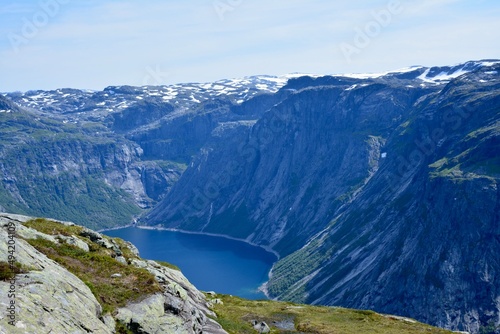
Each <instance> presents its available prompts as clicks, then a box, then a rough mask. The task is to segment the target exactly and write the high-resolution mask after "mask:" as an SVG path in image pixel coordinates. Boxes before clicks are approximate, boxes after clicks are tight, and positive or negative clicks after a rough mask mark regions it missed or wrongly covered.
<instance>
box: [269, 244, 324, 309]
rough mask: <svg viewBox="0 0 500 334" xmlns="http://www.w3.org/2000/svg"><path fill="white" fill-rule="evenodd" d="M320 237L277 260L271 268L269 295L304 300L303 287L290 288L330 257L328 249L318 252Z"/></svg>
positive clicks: (298, 300) (297, 300) (296, 300)
mask: <svg viewBox="0 0 500 334" xmlns="http://www.w3.org/2000/svg"><path fill="white" fill-rule="evenodd" d="M322 242H323V241H322V239H316V240H313V241H312V242H311V243H310V244H309V245H308V247H304V248H302V249H300V250H298V251H296V252H294V253H292V254H290V255H288V256H287V257H285V258H283V259H281V260H280V261H278V262H277V263H276V264H275V266H274V268H273V276H272V277H271V280H270V281H269V283H268V290H269V292H270V294H271V295H273V296H279V298H280V299H286V300H293V301H295V302H305V300H304V294H303V293H302V292H304V289H305V287H304V286H302V287H297V288H298V289H293V290H292V291H290V288H291V287H292V286H293V285H294V284H296V283H298V282H299V281H300V280H301V279H302V278H304V277H306V276H308V275H309V274H311V273H312V272H314V271H315V270H316V269H317V268H318V267H319V266H320V265H321V264H322V263H323V262H324V261H325V259H328V258H329V257H330V253H331V250H330V251H327V252H324V253H322V252H320V251H319V249H320V245H321V243H322Z"/></svg>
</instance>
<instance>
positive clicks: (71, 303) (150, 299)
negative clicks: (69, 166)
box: [0, 214, 226, 334]
mask: <svg viewBox="0 0 500 334" xmlns="http://www.w3.org/2000/svg"><path fill="white" fill-rule="evenodd" d="M30 219H31V218H30V217H25V216H19V215H8V214H0V261H2V262H8V254H9V253H8V241H9V233H8V227H9V226H11V227H12V226H14V227H15V230H16V231H17V232H18V236H15V237H14V238H15V239H14V240H15V247H16V248H15V256H16V261H17V262H19V263H20V264H21V265H22V266H23V268H25V271H26V272H25V273H22V274H18V275H17V276H16V277H15V281H14V280H13V281H12V282H13V284H14V286H15V289H13V290H11V289H12V288H11V282H10V281H0V294H1V296H8V295H9V290H11V291H14V290H15V298H11V299H9V298H3V297H2V299H1V300H0V307H1V308H2V310H6V309H7V307H8V306H9V303H10V300H14V301H15V312H16V313H15V319H14V320H13V321H14V322H13V323H11V324H9V322H10V321H11V319H9V318H8V317H7V316H6V313H5V312H2V313H1V315H0V333H13V334H18V333H19V334H21V333H22V334H28V333H29V334H32V333H42V332H44V333H45V332H48V333H75V334H79V333H82V334H83V333H96V334H108V333H109V334H111V333H114V332H115V325H116V322H117V321H120V322H122V323H123V324H125V325H126V326H127V327H128V328H129V329H131V330H132V331H134V332H136V333H186V334H191V333H197V334H198V333H209V334H210V333H214V334H223V333H226V332H225V331H224V330H223V329H222V328H221V326H220V325H219V324H218V323H216V322H215V321H213V320H211V319H210V318H209V317H208V316H212V317H214V316H215V314H214V313H213V312H212V311H210V310H209V309H208V307H207V301H206V299H205V296H204V295H203V294H202V293H201V292H200V291H198V290H197V289H196V288H195V287H194V286H193V285H192V284H191V283H190V282H189V281H188V280H187V279H186V278H185V277H184V275H182V273H181V272H179V271H176V270H173V269H170V268H166V267H163V266H161V265H159V264H157V263H156V262H154V261H144V260H135V261H133V262H132V263H131V264H129V265H133V266H137V267H140V268H145V269H147V270H148V271H150V272H151V273H152V274H153V275H154V276H155V277H156V279H157V280H158V282H159V283H160V284H161V286H162V288H163V289H162V292H161V293H157V294H154V295H151V296H144V300H142V301H140V302H137V303H132V304H130V305H128V306H127V307H124V308H120V309H118V311H117V312H116V315H113V316H111V315H110V314H103V313H102V307H101V305H100V304H99V302H98V301H97V299H96V297H95V296H94V295H93V294H92V292H91V290H90V289H89V288H88V287H87V285H85V283H84V282H82V281H81V280H80V279H79V278H78V277H76V276H75V275H73V274H72V273H70V272H69V271H68V270H66V269H65V268H63V267H62V266H60V265H59V264H58V263H56V262H54V261H52V260H51V259H49V258H47V257H46V256H45V255H44V254H42V253H40V252H39V251H37V250H36V249H35V248H33V247H32V246H31V245H30V244H28V243H27V242H26V241H25V240H24V239H23V237H26V238H44V239H47V240H48V241H51V242H55V243H60V242H66V243H68V244H73V245H74V246H75V247H79V248H82V247H84V246H82V245H81V244H80V242H81V243H83V244H85V245H87V244H86V243H85V242H84V241H82V240H81V239H79V238H77V237H76V236H72V237H65V238H55V237H53V236H50V235H46V234H44V233H40V232H37V231H35V230H33V229H31V228H27V227H26V226H23V223H24V222H26V221H28V220H30ZM83 234H85V235H86V236H87V237H88V238H89V241H90V240H91V239H94V241H96V242H98V241H102V240H105V239H104V238H102V236H101V235H100V234H99V233H97V232H93V231H91V230H84V233H83ZM74 239H78V242H75V240H74ZM107 246H109V247H111V248H115V247H118V245H116V244H112V243H111V242H110V243H109V245H108V244H107V243H104V242H101V247H105V248H107ZM87 247H88V245H87ZM127 247H128V246H127ZM130 250H131V251H133V252H134V251H135V252H136V251H137V250H136V249H135V247H133V246H130ZM117 275H120V273H117ZM11 293H12V292H11Z"/></svg>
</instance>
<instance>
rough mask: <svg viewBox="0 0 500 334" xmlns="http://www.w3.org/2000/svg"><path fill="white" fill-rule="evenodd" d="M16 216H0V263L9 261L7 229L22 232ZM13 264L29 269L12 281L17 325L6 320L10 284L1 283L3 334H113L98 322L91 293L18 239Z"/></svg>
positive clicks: (98, 313) (98, 308)
mask: <svg viewBox="0 0 500 334" xmlns="http://www.w3.org/2000/svg"><path fill="white" fill-rule="evenodd" d="M16 218H18V217H16V216H6V215H2V216H0V226H1V228H0V261H4V262H7V261H8V257H7V255H8V247H7V245H8V240H9V239H8V233H7V230H6V226H8V224H9V223H14V224H15V225H16V229H17V230H20V229H23V227H22V226H20V223H19V222H18V221H17V219H16ZM15 247H16V249H15V256H16V260H17V261H18V262H19V263H21V264H22V265H23V266H26V267H27V268H30V270H29V272H27V273H25V274H19V275H17V277H16V280H15V298H13V299H11V300H15V302H16V322H15V326H12V325H10V324H8V322H9V321H10V319H9V318H6V317H5V312H3V310H5V309H6V308H7V307H8V304H7V303H8V302H10V300H9V299H7V298H5V296H7V295H8V294H9V293H8V292H9V290H10V283H9V282H4V281H0V294H1V296H2V299H1V300H0V306H1V308H2V317H3V318H2V319H1V320H0V332H3V333H23V334H24V333H41V332H42V331H43V332H48V333H50V332H52V333H82V334H83V333H89V332H91V333H99V334H106V333H112V332H111V331H110V329H109V328H108V327H107V326H106V325H105V324H104V323H103V322H102V321H101V320H100V319H99V318H100V316H101V312H102V308H101V305H99V303H98V302H97V300H96V298H95V297H94V295H93V294H92V292H91V291H90V289H89V288H88V287H87V286H86V285H85V283H83V282H82V281H81V280H80V279H79V278H78V277H76V276H75V275H73V274H72V273H70V272H69V271H67V270H66V269H64V268H62V267H61V266H60V265H58V264H57V263H56V262H54V261H52V260H51V259H49V258H47V257H46V256H45V255H43V254H42V253H40V252H39V251H37V250H36V249H35V248H33V247H32V246H31V245H29V244H28V243H27V242H26V241H24V240H23V239H21V238H16V242H15Z"/></svg>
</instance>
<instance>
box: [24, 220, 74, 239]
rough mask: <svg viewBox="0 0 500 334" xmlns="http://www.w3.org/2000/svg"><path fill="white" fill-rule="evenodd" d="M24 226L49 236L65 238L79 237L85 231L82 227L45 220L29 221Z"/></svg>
mask: <svg viewBox="0 0 500 334" xmlns="http://www.w3.org/2000/svg"><path fill="white" fill-rule="evenodd" d="M23 225H24V226H26V227H30V228H32V229H34V230H37V231H38V232H42V233H45V234H48V235H58V234H61V235H64V236H70V235H78V234H80V232H82V231H83V227H81V226H77V225H74V226H71V225H64V224H61V223H58V222H55V221H52V220H48V219H44V218H35V219H32V220H29V221H27V222H26V223H24V224H23Z"/></svg>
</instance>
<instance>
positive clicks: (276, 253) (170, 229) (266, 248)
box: [128, 225, 280, 262]
mask: <svg viewBox="0 0 500 334" xmlns="http://www.w3.org/2000/svg"><path fill="white" fill-rule="evenodd" d="M128 227H137V228H140V229H144V230H154V231H169V232H179V233H184V234H194V235H206V236H209V237H219V238H224V239H228V240H234V241H241V242H244V243H246V244H248V245H251V246H254V247H259V248H262V249H263V250H265V251H266V252H268V253H272V254H273V255H274V256H276V262H278V261H279V260H280V255H279V254H278V252H276V251H275V250H274V249H272V248H271V247H267V246H262V245H258V244H254V243H253V242H250V241H248V240H246V239H240V238H235V237H231V236H228V235H225V234H217V233H207V232H197V231H187V230H181V229H177V228H167V227H156V226H144V225H136V226H134V225H130V226H128Z"/></svg>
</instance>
